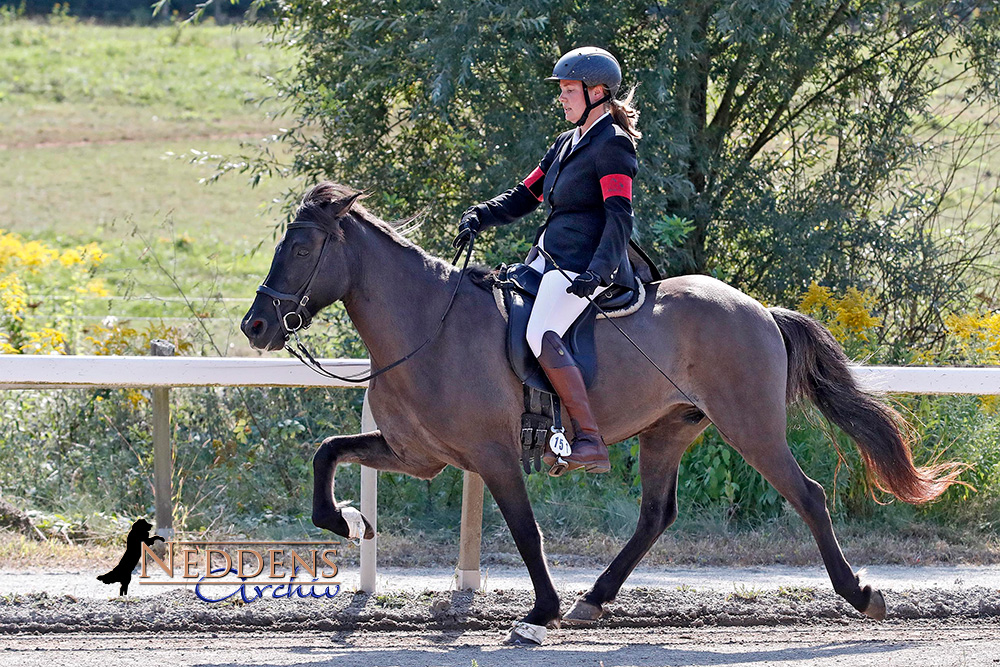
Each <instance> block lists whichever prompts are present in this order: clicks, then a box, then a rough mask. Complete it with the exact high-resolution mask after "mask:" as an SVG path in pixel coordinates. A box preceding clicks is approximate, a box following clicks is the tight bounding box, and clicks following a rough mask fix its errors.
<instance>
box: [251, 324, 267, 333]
mask: <svg viewBox="0 0 1000 667" xmlns="http://www.w3.org/2000/svg"><path fill="white" fill-rule="evenodd" d="M265 329H267V323H266V322H265V321H264V320H254V321H253V322H251V323H250V334H251V335H252V336H259V335H261V334H262V333H264V330H265Z"/></svg>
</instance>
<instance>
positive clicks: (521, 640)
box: [477, 445, 559, 644]
mask: <svg viewBox="0 0 1000 667" xmlns="http://www.w3.org/2000/svg"><path fill="white" fill-rule="evenodd" d="M498 450H499V447H498V446H495V445H494V446H490V447H484V448H481V451H493V452H496V451H498ZM477 467H479V471H478V472H479V474H480V475H481V476H482V478H483V482H485V484H486V486H487V487H488V488H489V490H490V493H491V494H493V499H494V500H495V501H496V503H497V507H499V508H500V512H501V513H502V514H503V518H504V519H505V520H506V521H507V527H508V528H510V533H511V536H513V538H514V543H515V544H516V545H517V550H518V551H519V552H520V553H521V559H522V560H523V561H524V564H525V566H527V568H528V575H529V576H530V577H531V584H532V586H533V587H534V589H535V606H534V607H532V608H531V611H529V612H528V614H527V616H525V617H524V618H522V619H521V621H520V622H519V623H517V624H515V627H514V631H513V632H511V635H510V637H509V638H508V639H507V643H510V644H540V643H542V640H543V639H544V638H545V628H546V626H547V625H548V624H549V623H551V622H553V621H556V620H558V619H559V595H558V594H557V593H556V588H555V586H554V585H553V584H552V577H551V576H550V575H549V568H548V565H547V564H546V562H545V553H544V552H543V551H542V533H541V531H540V530H539V528H538V524H537V523H536V522H535V515H534V513H533V512H532V511H531V503H530V501H529V500H528V491H527V489H526V488H525V486H524V479H523V477H522V476H521V469H520V467H519V466H518V462H517V460H516V458H514V457H510V458H509V459H508V458H504V459H502V460H498V459H497V458H493V459H492V460H490V461H489V465H485V466H477ZM524 624H527V625H524Z"/></svg>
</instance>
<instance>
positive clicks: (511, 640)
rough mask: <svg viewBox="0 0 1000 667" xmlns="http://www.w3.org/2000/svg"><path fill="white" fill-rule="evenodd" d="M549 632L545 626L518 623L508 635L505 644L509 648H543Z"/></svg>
mask: <svg viewBox="0 0 1000 667" xmlns="http://www.w3.org/2000/svg"><path fill="white" fill-rule="evenodd" d="M546 633H547V630H546V629H545V626H544V625H535V624H533V623H525V622H524V621H518V622H517V623H515V624H514V628H513V629H512V630H511V631H510V634H509V635H507V639H506V640H505V641H504V644H507V645H508V646H541V645H542V642H543V641H545V635H546Z"/></svg>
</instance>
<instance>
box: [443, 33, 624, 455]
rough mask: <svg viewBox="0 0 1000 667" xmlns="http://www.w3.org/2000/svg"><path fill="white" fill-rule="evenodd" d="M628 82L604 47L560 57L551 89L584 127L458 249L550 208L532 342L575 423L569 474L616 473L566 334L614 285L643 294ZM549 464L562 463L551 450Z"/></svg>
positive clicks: (539, 239) (536, 255) (539, 260)
mask: <svg viewBox="0 0 1000 667" xmlns="http://www.w3.org/2000/svg"><path fill="white" fill-rule="evenodd" d="M621 80H622V72H621V67H620V66H619V65H618V61H617V60H616V59H615V57H614V56H613V55H611V54H610V53H608V52H607V51H605V50H604V49H599V48H597V47H592V46H585V47H582V48H579V49H574V50H573V51H570V52H569V53H567V54H565V55H564V56H563V57H562V58H560V59H559V62H557V63H556V66H555V68H554V69H553V70H552V76H551V77H548V78H547V79H546V81H558V82H559V88H560V91H561V93H560V95H559V102H560V103H561V104H562V107H563V112H564V114H565V117H566V120H568V121H569V122H571V123H573V124H574V125H576V129H573V130H569V131H567V132H564V133H563V134H561V135H559V138H558V139H556V141H555V143H554V144H552V147H551V148H549V150H548V152H547V153H546V154H545V157H543V158H542V161H541V162H540V163H539V164H538V167H537V168H536V169H535V170H534V171H533V172H531V174H530V175H529V176H528V177H527V178H526V179H524V182H522V183H520V184H518V185H517V186H516V187H514V188H512V189H510V190H508V191H507V192H505V193H503V194H502V195H500V196H498V197H495V198H493V199H491V200H489V201H487V202H483V203H482V204H479V205H477V206H473V207H472V208H470V209H469V210H468V211H466V212H465V214H464V215H463V216H462V222H461V225H460V226H459V234H458V237H457V238H456V239H455V245H456V247H457V246H459V245H460V244H462V243H464V242H465V241H466V240H467V239H468V238H469V237H470V236H471V235H472V234H474V233H476V232H478V231H479V230H481V229H483V228H485V227H489V226H491V225H503V224H507V223H510V222H513V221H514V220H516V219H517V218H520V217H521V216H524V215H527V214H528V213H530V212H531V211H533V210H535V208H537V207H538V205H539V204H540V203H541V202H542V201H543V200H544V201H547V202H548V204H549V215H548V219H547V220H546V222H545V224H544V225H543V226H542V227H541V229H539V230H538V234H537V235H536V237H535V247H534V248H532V250H531V252H529V253H528V257H527V259H526V260H525V261H526V262H527V263H528V264H530V265H531V266H532V267H533V268H535V269H536V270H538V271H539V272H540V273H542V274H543V275H542V280H541V284H540V286H539V288H538V295H537V296H536V298H535V305H534V308H533V309H532V312H531V318H530V320H529V321H528V330H527V334H526V336H527V339H528V345H529V346H530V347H531V350H532V352H534V354H535V356H536V357H537V358H538V363H539V365H540V366H541V367H542V369H543V370H544V371H545V375H546V377H548V379H549V382H550V383H551V384H552V387H553V388H554V389H555V390H556V392H557V393H558V394H559V398H560V399H561V400H562V403H563V405H565V406H566V411H567V412H568V413H569V417H570V421H571V423H572V425H573V442H572V445H571V447H572V454H571V455H570V456H569V457H567V458H566V459H565V460H566V461H567V462H568V464H569V466H568V469H569V470H573V469H575V468H584V469H585V470H586V472H594V473H600V472H607V471H608V470H610V469H611V462H610V460H609V458H608V448H607V446H606V445H605V443H604V438H602V437H601V435H600V433H599V432H598V430H597V423H596V421H595V420H594V416H593V414H592V413H591V410H590V401H589V400H588V398H587V388H586V385H585V384H584V381H583V375H582V373H581V372H580V369H579V367H578V366H577V365H576V362H575V361H574V360H573V357H572V356H571V355H570V352H569V348H568V347H567V345H566V344H565V343H564V342H563V339H562V336H563V335H564V334H565V333H566V331H567V330H568V329H569V327H570V326H571V325H572V324H573V322H574V321H575V320H576V319H577V318H578V317H579V316H580V315H581V314H582V313H583V312H584V310H585V309H586V308H587V305H588V304H589V301H588V300H587V297H596V296H597V295H598V294H600V293H601V292H602V291H604V290H605V289H607V288H608V287H609V286H611V285H619V286H621V287H624V288H626V289H635V278H634V277H633V274H632V266H631V264H630V263H629V259H628V242H629V237H630V236H631V234H632V179H633V178H635V174H636V171H637V169H638V162H637V161H636V154H635V142H636V141H637V140H638V139H639V138H640V137H641V136H642V135H641V133H640V132H639V131H638V130H637V129H636V119H637V118H638V115H639V114H638V112H637V111H636V110H635V109H634V108H633V107H632V95H633V93H634V92H635V89H634V88H633V89H632V91H630V92H629V93H628V95H627V96H626V97H625V98H624V99H622V100H616V99H615V94H616V93H617V91H618V87H619V85H620V84H621ZM539 249H541V250H543V251H544V254H543V253H542V252H539ZM546 255H547V256H546ZM553 261H554V262H555V265H553ZM557 267H558V268H557ZM558 269H562V271H559V270H558ZM563 272H564V273H565V274H566V275H568V276H569V277H570V278H571V279H572V281H570V280H567V279H566V278H565V276H564V275H563ZM545 461H546V463H548V464H549V465H552V464H553V463H555V457H554V456H553V455H552V453H551V452H547V453H546V457H545Z"/></svg>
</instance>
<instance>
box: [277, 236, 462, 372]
mask: <svg viewBox="0 0 1000 667" xmlns="http://www.w3.org/2000/svg"><path fill="white" fill-rule="evenodd" d="M293 229H318V230H319V231H321V232H323V233H324V234H325V236H324V237H323V246H322V247H321V248H320V251H319V257H318V258H317V260H316V266H314V267H313V270H312V273H310V274H309V278H308V279H307V280H306V282H305V284H304V285H303V286H302V288H301V289H299V291H298V292H296V293H295V294H290V293H288V292H279V291H278V290H276V289H274V288H272V287H269V286H268V285H267V280H266V279H265V281H264V282H263V283H261V285H260V287H258V288H257V293H258V294H264V295H266V296H269V297H271V303H272V304H273V305H274V310H275V312H276V313H277V315H278V321H279V322H281V327H282V328H283V329H284V331H285V349H286V350H288V352H289V353H290V354H291V355H292V356H293V357H295V358H296V359H298V360H299V361H301V362H302V363H303V364H305V365H306V367H307V368H309V369H311V370H313V371H315V372H316V373H319V374H320V375H322V376H324V377H328V378H331V379H334V380H341V381H343V382H351V383H355V384H357V383H362V382H368V381H369V380H371V379H373V378H376V377H378V376H379V375H381V374H382V373H385V372H386V371H389V370H391V369H393V368H395V367H396V366H399V365H400V364H402V363H403V362H405V361H408V360H409V359H411V358H412V357H413V356H414V355H416V354H417V353H418V352H420V350H422V349H424V347H426V346H427V345H428V344H429V343H430V342H431V341H432V340H434V339H435V338H437V336H438V334H439V333H441V329H442V328H443V327H444V320H445V318H446V317H448V313H449V312H451V307H452V306H453V305H454V303H455V297H457V296H458V290H459V288H461V287H462V280H463V279H464V278H465V269H467V268H468V266H469V260H470V259H471V258H472V246H473V245H474V243H475V240H476V235H475V234H474V233H473V234H472V235H471V236H470V237H469V241H468V244H463V245H462V246H459V248H458V252H456V253H455V258H454V259H453V260H452V262H451V263H452V264H457V262H458V258H459V257H460V256H461V255H462V253H463V252H465V262H464V263H463V264H462V270H461V272H460V273H459V275H458V283H457V284H456V285H455V290H454V291H453V292H452V293H451V299H449V300H448V306H447V308H445V310H444V314H443V315H441V320H440V321H439V322H438V326H437V329H435V330H434V333H432V334H431V335H430V337H428V338H427V340H425V341H424V342H423V343H421V344H420V345H418V346H417V347H416V348H415V349H414V350H413V351H412V352H410V353H409V354H407V355H406V356H404V357H402V358H400V359H397V360H396V361H394V362H392V363H391V364H389V365H388V366H384V367H383V368H380V369H378V370H377V371H375V372H372V373H369V374H368V376H367V377H360V376H357V375H355V376H351V377H344V376H342V375H337V374H336V373H333V372H331V371H328V370H327V369H325V368H323V365H322V364H320V363H319V362H318V361H317V360H316V358H315V357H314V356H313V355H312V354H311V353H310V352H309V350H308V348H306V346H305V345H304V344H303V343H302V340H301V339H300V338H299V331H303V330H305V329H308V328H309V326H310V325H311V324H312V318H313V313H310V312H309V309H308V308H307V305H308V303H309V297H310V293H311V290H310V288H311V287H312V283H313V281H314V280H315V279H316V276H317V275H318V274H319V270H320V267H321V266H322V265H323V256H324V255H325V254H326V247H327V245H328V244H329V241H330V236H332V232H331V231H330V230H329V229H327V228H326V227H325V226H323V225H320V224H319V223H316V222H313V221H311V220H296V221H294V222H292V223H290V224H289V225H288V227H286V231H291V230H293ZM283 301H288V302H291V303H294V304H295V309H294V310H289V311H288V312H286V313H284V314H282V312H281V303H282V302H283ZM292 317H294V318H295V319H294V320H292V321H291V322H289V319H290V318H292ZM291 338H294V339H295V347H292V344H291V343H290V342H289V339H291Z"/></svg>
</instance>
